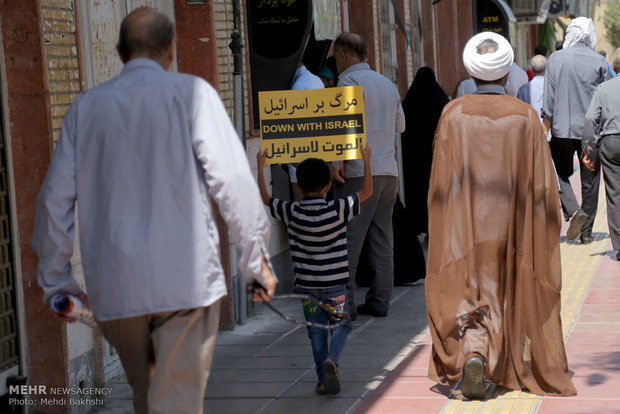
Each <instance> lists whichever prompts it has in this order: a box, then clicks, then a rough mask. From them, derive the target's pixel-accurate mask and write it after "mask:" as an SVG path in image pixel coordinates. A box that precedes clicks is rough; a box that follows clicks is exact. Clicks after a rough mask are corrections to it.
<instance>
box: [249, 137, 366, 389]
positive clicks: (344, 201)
mask: <svg viewBox="0 0 620 414" xmlns="http://www.w3.org/2000/svg"><path fill="white" fill-rule="evenodd" d="M361 152H362V158H363V160H364V181H363V184H362V189H361V190H360V191H359V193H357V194H354V195H351V196H348V197H346V198H340V199H336V200H333V201H330V202H327V201H325V195H326V194H327V192H328V191H329V189H330V187H331V182H332V175H331V169H330V167H329V166H328V165H327V163H325V161H323V160H320V159H318V158H309V159H307V160H304V161H303V162H302V163H301V164H299V166H298V167H297V186H298V188H299V191H300V192H301V193H302V195H303V199H302V200H301V201H294V202H291V201H284V200H280V199H278V198H274V197H270V195H269V192H268V191H267V186H266V184H265V175H264V167H265V157H266V153H264V152H259V153H258V154H257V155H256V159H257V162H258V186H259V189H260V194H261V197H262V199H263V203H264V204H265V205H266V206H269V209H270V211H271V215H272V216H273V217H274V218H276V219H278V220H280V221H282V222H283V223H284V224H285V225H286V227H287V230H288V240H289V245H290V249H291V256H292V259H293V269H294V274H295V285H296V291H297V292H298V293H304V294H310V295H312V296H314V297H315V298H317V299H319V300H321V301H322V302H324V303H328V304H330V305H331V306H333V307H334V310H333V312H332V313H328V312H326V311H324V310H323V309H321V308H320V307H318V306H316V304H314V302H311V301H305V302H303V309H304V316H305V318H306V320H307V321H308V322H314V323H317V324H329V323H330V322H331V321H334V322H336V321H337V320H336V319H337V316H336V315H338V314H345V315H346V316H345V317H346V318H347V321H346V323H345V324H344V325H343V326H340V327H337V328H334V329H332V330H331V332H332V334H331V341H328V336H329V333H328V331H327V330H325V329H320V328H316V327H310V326H309V327H308V337H309V338H310V342H311V345H312V353H313V355H314V362H315V365H316V373H317V376H318V379H319V382H318V384H317V386H316V392H317V393H318V394H337V393H338V392H340V380H339V377H338V360H339V358H340V354H341V353H342V350H343V349H344V346H345V344H346V341H347V336H348V335H349V332H351V319H350V318H349V316H348V315H349V304H348V301H347V293H346V288H345V286H346V284H347V283H348V282H349V261H348V259H347V223H348V222H349V221H350V220H351V219H352V218H353V217H355V216H356V215H358V214H359V212H360V203H361V202H362V201H364V200H366V199H367V198H368V197H370V195H371V194H372V175H371V172H370V155H371V149H370V147H368V146H366V147H362V149H361Z"/></svg>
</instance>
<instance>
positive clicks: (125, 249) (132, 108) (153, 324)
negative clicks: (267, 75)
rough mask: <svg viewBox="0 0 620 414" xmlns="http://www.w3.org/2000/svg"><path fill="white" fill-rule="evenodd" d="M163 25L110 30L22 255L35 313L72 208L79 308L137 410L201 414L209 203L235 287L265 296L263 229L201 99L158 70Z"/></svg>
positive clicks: (58, 282) (213, 309)
mask: <svg viewBox="0 0 620 414" xmlns="http://www.w3.org/2000/svg"><path fill="white" fill-rule="evenodd" d="M174 49H175V39H174V26H173V24H172V22H171V21H170V20H169V19H168V17H167V16H166V15H164V14H163V13H160V12H158V11H156V10H154V9H151V8H139V9H136V10H134V11H133V12H131V13H130V14H129V15H127V17H125V19H124V20H123V22H122V24H121V30H120V38H119V42H118V52H119V54H120V57H121V59H122V61H123V63H124V64H125V66H124V68H123V71H122V73H121V74H120V75H118V76H116V77H115V78H113V79H111V80H109V81H108V82H105V83H103V84H101V85H99V86H97V87H95V88H93V89H91V90H89V91H87V92H84V93H82V94H81V95H80V96H79V97H78V98H77V99H76V100H75V102H73V104H72V105H71V107H70V108H69V111H68V112H67V114H66V116H65V118H64V123H63V128H62V133H61V136H60V139H59V140H58V144H57V145H56V150H55V151H54V156H53V158H52V162H51V164H50V167H49V170H48V172H47V176H46V178H45V182H44V183H43V187H42V188H41V191H40V193H39V197H38V200H37V213H36V219H35V226H34V237H33V247H34V250H35V251H36V253H37V255H38V256H39V273H38V281H39V284H40V285H41V287H42V288H43V291H44V294H45V295H44V300H45V301H46V302H48V303H49V300H50V298H51V297H52V296H53V295H54V294H56V293H68V294H73V295H77V296H79V297H81V298H82V299H86V296H85V294H84V292H83V291H82V289H81V288H80V286H79V285H78V282H77V281H76V279H75V278H74V277H73V274H72V271H71V263H70V259H71V256H72V253H73V243H74V240H73V239H74V231H75V223H74V212H75V209H76V206H77V205H78V204H79V223H80V225H79V241H80V251H81V255H82V264H83V267H84V279H85V282H86V290H87V292H88V302H89V303H90V307H91V308H92V310H93V313H94V315H95V317H96V319H97V321H98V325H99V327H100V328H101V332H102V333H103V335H104V337H105V338H106V339H107V340H108V341H109V342H110V344H111V345H112V346H114V348H116V350H117V351H118V354H119V357H120V359H121V362H122V364H123V368H124V370H125V374H126V375H127V379H128V381H129V383H130V384H131V387H132V389H133V392H134V396H133V405H134V411H135V412H136V413H138V414H147V413H148V414H169V413H187V414H196V413H202V407H203V398H204V393H205V387H206V384H207V377H208V374H209V370H210V366H211V360H212V356H213V348H214V345H215V337H216V334H217V330H218V324H219V299H220V298H222V297H223V296H224V295H226V281H225V278H224V270H223V268H222V263H221V262H220V245H219V240H218V237H217V234H218V230H217V225H216V218H215V210H214V208H215V206H217V207H219V211H220V213H221V214H222V216H223V217H224V220H225V221H226V222H227V223H228V225H229V226H230V232H231V234H232V238H233V239H234V240H235V242H236V243H237V246H238V247H239V249H240V251H241V253H240V257H241V259H240V264H239V268H240V270H241V272H242V273H243V275H244V276H245V277H246V281H247V282H248V283H250V282H254V281H256V282H258V283H260V284H261V285H262V286H264V287H265V289H266V291H267V292H268V293H270V294H272V293H273V292H274V290H275V284H276V280H275V278H274V276H273V274H272V271H271V269H270V265H269V262H268V260H267V245H268V238H269V222H268V220H267V216H266V214H265V211H264V208H263V207H262V205H261V200H260V196H259V192H258V188H257V186H256V183H255V181H254V178H253V176H252V173H251V171H250V167H249V165H248V161H247V158H246V154H245V150H244V148H243V147H242V146H241V144H240V142H239V138H238V137H237V134H236V133H235V130H234V128H233V126H232V124H231V122H230V120H229V118H228V114H227V113H226V110H225V109H224V106H223V105H222V102H221V100H220V99H219V97H218V95H217V93H216V92H215V90H214V89H213V88H212V87H211V86H209V84H207V82H205V81H204V80H203V79H200V78H198V77H195V76H190V75H183V74H177V73H168V72H166V70H168V69H169V68H170V66H171V65H172V62H173V60H174Z"/></svg>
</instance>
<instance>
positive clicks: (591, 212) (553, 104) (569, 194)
mask: <svg viewBox="0 0 620 414" xmlns="http://www.w3.org/2000/svg"><path fill="white" fill-rule="evenodd" d="M595 44H596V33H595V32H594V24H593V23H592V20H590V19H588V18H586V17H577V18H575V19H573V20H572V21H571V23H570V25H569V26H568V27H567V29H566V37H565V40H564V45H563V47H562V50H559V51H557V52H555V53H552V54H551V55H550V56H549V59H548V60H547V69H546V71H545V82H544V84H545V85H544V93H543V110H542V116H543V118H544V128H545V133H546V132H547V130H548V129H551V141H550V142H549V146H550V147H551V156H552V157H553V162H554V163H555V167H556V169H557V172H558V178H559V181H560V200H561V201H562V210H563V212H564V219H565V220H566V221H569V220H570V224H569V226H568V230H567V231H566V238H567V239H569V240H573V239H576V238H577V237H579V235H581V243H584V244H587V243H591V242H592V228H593V226H594V217H595V216H596V209H597V206H598V189H599V184H600V167H599V164H598V161H595V162H594V163H595V165H594V171H590V170H589V169H587V168H585V166H584V165H583V164H582V163H581V162H580V167H581V168H580V175H581V208H580V207H579V203H578V202H577V198H576V197H575V193H574V192H573V189H572V187H571V184H570V181H569V178H570V176H571V175H572V174H573V158H574V155H575V152H576V153H577V155H578V157H579V159H580V161H581V151H582V149H581V137H582V136H583V124H584V119H585V114H586V111H587V110H588V107H589V105H590V101H591V100H592V95H593V94H594V90H595V89H596V87H597V86H598V85H600V84H601V83H603V82H604V81H606V80H607V79H609V69H608V66H607V61H606V60H605V58H604V57H603V56H601V55H600V54H599V53H596V52H595V51H594V46H595ZM596 158H598V157H596Z"/></svg>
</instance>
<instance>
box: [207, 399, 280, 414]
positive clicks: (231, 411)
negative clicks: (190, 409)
mask: <svg viewBox="0 0 620 414" xmlns="http://www.w3.org/2000/svg"><path fill="white" fill-rule="evenodd" d="M271 401H272V399H262V398H239V399H226V400H205V402H204V404H203V407H204V414H251V413H258V412H260V409H261V408H262V407H264V406H266V405H267V404H269V402H271Z"/></svg>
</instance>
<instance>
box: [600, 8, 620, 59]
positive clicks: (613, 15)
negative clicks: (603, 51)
mask: <svg viewBox="0 0 620 414" xmlns="http://www.w3.org/2000/svg"><path fill="white" fill-rule="evenodd" d="M603 25H604V26H605V29H606V31H607V35H606V37H607V41H608V42H609V43H611V44H612V45H613V46H614V47H619V46H620V0H613V1H609V2H608V3H607V10H606V12H605V15H604V16H603Z"/></svg>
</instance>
